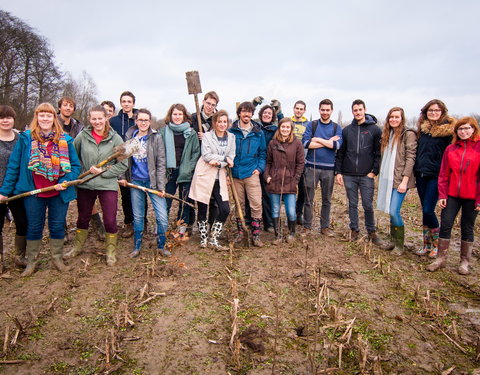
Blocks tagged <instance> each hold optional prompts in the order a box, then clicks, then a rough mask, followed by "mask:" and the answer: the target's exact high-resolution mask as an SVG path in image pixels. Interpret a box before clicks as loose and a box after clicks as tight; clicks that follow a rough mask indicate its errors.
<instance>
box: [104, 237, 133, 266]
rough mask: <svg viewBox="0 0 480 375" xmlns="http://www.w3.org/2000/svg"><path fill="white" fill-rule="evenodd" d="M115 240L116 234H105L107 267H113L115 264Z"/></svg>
mask: <svg viewBox="0 0 480 375" xmlns="http://www.w3.org/2000/svg"><path fill="white" fill-rule="evenodd" d="M132 234H133V233H132ZM117 238H118V236H117V233H106V234H105V247H106V248H107V265H108V266H110V267H112V266H114V265H115V263H117V257H116V252H117Z"/></svg>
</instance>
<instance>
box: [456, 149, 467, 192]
mask: <svg viewBox="0 0 480 375" xmlns="http://www.w3.org/2000/svg"><path fill="white" fill-rule="evenodd" d="M463 143H464V144H465V148H464V150H463V154H462V160H461V161H460V176H459V177H458V197H459V198H460V187H461V185H462V166H463V159H464V157H465V154H466V153H467V141H463Z"/></svg>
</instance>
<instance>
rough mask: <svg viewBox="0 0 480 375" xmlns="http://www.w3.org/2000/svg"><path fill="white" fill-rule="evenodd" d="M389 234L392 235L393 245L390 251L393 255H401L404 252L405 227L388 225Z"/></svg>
mask: <svg viewBox="0 0 480 375" xmlns="http://www.w3.org/2000/svg"><path fill="white" fill-rule="evenodd" d="M390 234H391V236H392V242H393V244H394V245H395V249H394V250H393V251H392V254H393V255H397V256H400V255H403V253H404V252H405V248H404V245H405V227H404V226H401V227H397V226H395V225H392V226H390Z"/></svg>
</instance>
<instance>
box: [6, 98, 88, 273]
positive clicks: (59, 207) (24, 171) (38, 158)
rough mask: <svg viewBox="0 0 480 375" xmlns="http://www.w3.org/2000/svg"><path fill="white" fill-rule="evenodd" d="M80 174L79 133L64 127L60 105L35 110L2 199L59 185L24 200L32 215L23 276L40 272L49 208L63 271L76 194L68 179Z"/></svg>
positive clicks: (56, 258) (58, 265) (56, 261)
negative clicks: (59, 115)
mask: <svg viewBox="0 0 480 375" xmlns="http://www.w3.org/2000/svg"><path fill="white" fill-rule="evenodd" d="M79 173H80V161H79V160H78V157H77V153H76V151H75V148H74V147H73V138H72V137H70V136H69V135H67V134H65V133H64V132H63V129H62V126H61V125H60V123H59V122H58V120H57V116H56V113H55V108H53V106H52V105H51V104H49V103H42V104H40V105H39V106H38V107H37V108H36V109H35V115H34V117H33V120H32V123H31V124H30V128H29V130H27V131H25V132H23V133H21V134H20V138H19V140H18V142H17V143H16V144H15V148H14V149H13V152H12V154H11V156H10V159H9V162H8V168H7V174H6V176H5V179H4V181H3V185H2V187H1V188H0V200H3V199H6V198H7V197H8V196H9V195H11V194H12V193H13V194H21V193H25V192H28V191H31V190H36V189H41V188H45V187H51V186H54V187H55V190H52V191H48V192H44V193H39V194H36V195H32V196H28V197H26V198H25V199H24V205H25V211H26V213H27V217H28V227H27V248H26V255H27V267H26V268H25V271H24V272H23V273H22V275H21V276H22V277H24V276H30V275H32V274H33V273H34V272H35V267H36V265H37V256H38V253H39V252H40V245H41V243H42V234H43V227H44V226H45V218H46V211H47V209H48V229H49V232H50V250H51V254H52V261H53V265H54V266H55V268H56V269H58V270H59V271H61V272H63V271H65V270H66V267H65V265H64V264H63V260H62V255H63V242H64V237H65V223H66V216H67V210H68V202H70V201H71V200H73V199H75V197H76V193H75V188H74V187H68V188H65V187H64V186H63V185H62V182H66V181H71V180H75V179H76V178H77V177H78V175H79Z"/></svg>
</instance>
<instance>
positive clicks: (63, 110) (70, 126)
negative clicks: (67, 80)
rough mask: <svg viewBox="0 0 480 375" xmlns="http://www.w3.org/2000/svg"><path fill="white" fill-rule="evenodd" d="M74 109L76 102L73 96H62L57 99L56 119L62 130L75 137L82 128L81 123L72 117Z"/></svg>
mask: <svg viewBox="0 0 480 375" xmlns="http://www.w3.org/2000/svg"><path fill="white" fill-rule="evenodd" d="M75 110H76V103H75V100H74V99H73V98H70V97H68V96H64V97H62V98H60V100H59V101H58V115H57V118H58V121H59V122H60V124H61V125H62V128H63V131H64V132H65V133H67V134H68V135H70V136H71V137H72V138H75V137H76V136H77V135H78V133H80V132H81V131H82V129H83V124H82V123H81V122H80V121H78V120H77V119H75V118H73V117H72V116H73V114H74V113H75Z"/></svg>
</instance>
